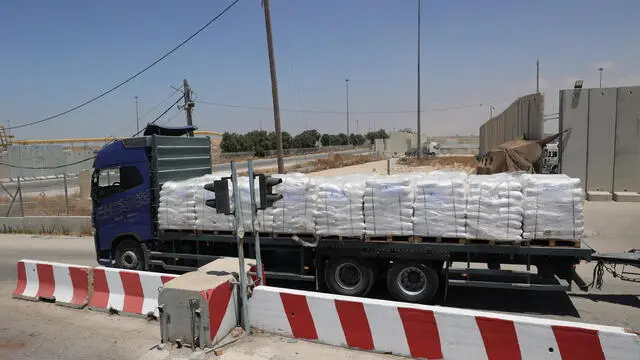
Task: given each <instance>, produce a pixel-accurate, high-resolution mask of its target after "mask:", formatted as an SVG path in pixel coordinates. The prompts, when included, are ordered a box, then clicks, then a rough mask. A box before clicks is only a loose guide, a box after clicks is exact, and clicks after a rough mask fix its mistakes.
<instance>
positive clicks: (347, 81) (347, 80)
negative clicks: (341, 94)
mask: <svg viewBox="0 0 640 360" xmlns="http://www.w3.org/2000/svg"><path fill="white" fill-rule="evenodd" d="M344 82H345V84H346V85H347V136H349V79H344Z"/></svg>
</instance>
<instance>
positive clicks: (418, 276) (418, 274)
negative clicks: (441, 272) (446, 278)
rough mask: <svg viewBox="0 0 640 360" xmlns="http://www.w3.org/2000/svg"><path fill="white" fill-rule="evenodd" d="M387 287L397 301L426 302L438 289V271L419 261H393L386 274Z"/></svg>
mask: <svg viewBox="0 0 640 360" xmlns="http://www.w3.org/2000/svg"><path fill="white" fill-rule="evenodd" d="M387 287H388V289H389V292H390V293H391V296H393V298H394V299H396V300H398V301H406V302H413V303H424V302H428V301H430V300H431V299H433V297H434V296H435V295H436V292H437V291H438V287H439V279H438V272H437V271H436V270H434V269H433V268H431V267H429V266H426V265H423V264H419V263H413V262H412V263H395V264H393V265H392V266H391V268H390V269H389V273H388V274H387Z"/></svg>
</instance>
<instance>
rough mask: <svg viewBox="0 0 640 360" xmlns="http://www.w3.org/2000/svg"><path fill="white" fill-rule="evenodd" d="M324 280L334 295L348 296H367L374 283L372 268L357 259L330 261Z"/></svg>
mask: <svg viewBox="0 0 640 360" xmlns="http://www.w3.org/2000/svg"><path fill="white" fill-rule="evenodd" d="M324 278H325V281H326V283H327V287H328V288H329V290H330V291H331V292H332V293H334V294H340V295H348V296H364V295H366V294H367V292H369V290H370V289H371V286H372V285H373V282H374V276H373V269H372V268H371V266H369V265H368V264H367V263H365V262H364V261H362V260H359V259H356V258H338V259H333V260H331V261H329V264H328V266H327V268H326V270H325V275H324Z"/></svg>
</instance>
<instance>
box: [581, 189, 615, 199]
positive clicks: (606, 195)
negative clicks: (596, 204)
mask: <svg viewBox="0 0 640 360" xmlns="http://www.w3.org/2000/svg"><path fill="white" fill-rule="evenodd" d="M611 199H612V196H611V193H610V192H607V191H587V200H588V201H611Z"/></svg>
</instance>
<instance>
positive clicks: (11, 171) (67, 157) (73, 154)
mask: <svg viewBox="0 0 640 360" xmlns="http://www.w3.org/2000/svg"><path fill="white" fill-rule="evenodd" d="M106 142H107V141H100V142H91V143H89V142H87V143H78V142H77V141H73V142H70V143H68V144H65V143H56V144H38V145H30V144H24V145H9V146H8V147H6V149H4V150H2V151H1V152H0V216H6V217H9V216H89V215H91V200H90V198H89V196H90V194H89V182H90V181H89V177H90V171H91V170H90V169H91V166H92V165H93V160H92V158H93V156H94V155H95V152H96V151H97V150H99V149H100V148H101V147H102V146H103V145H104V144H105V143H106ZM81 179H84V183H85V185H86V186H80V182H81Z"/></svg>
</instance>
